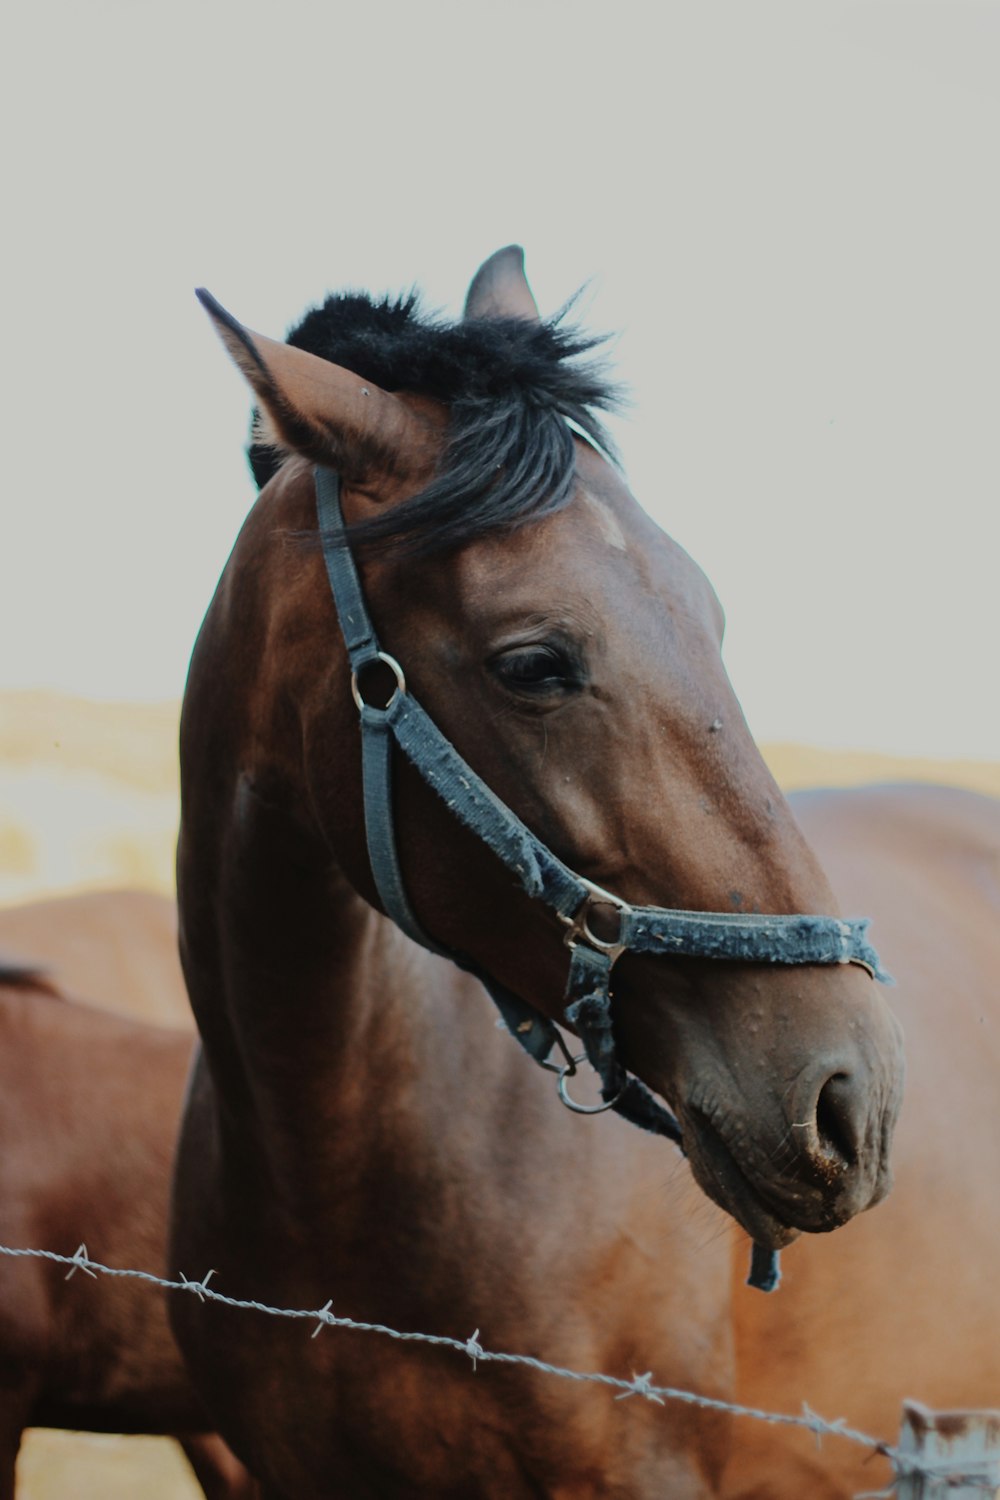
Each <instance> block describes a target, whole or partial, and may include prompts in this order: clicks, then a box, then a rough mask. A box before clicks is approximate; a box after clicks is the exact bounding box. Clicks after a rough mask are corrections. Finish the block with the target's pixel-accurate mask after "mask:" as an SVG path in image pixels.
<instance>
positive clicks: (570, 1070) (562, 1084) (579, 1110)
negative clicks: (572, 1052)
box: [559, 1052, 628, 1115]
mask: <svg viewBox="0 0 1000 1500" xmlns="http://www.w3.org/2000/svg"><path fill="white" fill-rule="evenodd" d="M586 1056H587V1054H586V1053H585V1052H581V1053H580V1056H579V1057H573V1058H571V1059H570V1061H569V1062H568V1063H566V1064H565V1065H564V1066H563V1067H561V1068H560V1069H559V1097H560V1099H561V1100H562V1102H563V1103H564V1104H565V1106H566V1108H567V1109H571V1110H572V1111H573V1113H574V1114H575V1115H603V1113H604V1111H605V1110H606V1109H613V1108H614V1106H615V1105H616V1104H617V1103H618V1101H619V1099H620V1098H621V1096H622V1094H624V1092H625V1090H626V1089H627V1088H628V1079H626V1080H625V1082H624V1083H623V1084H622V1086H621V1088H620V1089H619V1090H618V1092H617V1094H616V1095H615V1097H614V1098H613V1099H608V1100H607V1101H606V1103H604V1104H577V1102H576V1100H575V1099H572V1098H571V1097H570V1092H569V1089H568V1088H567V1087H566V1080H567V1078H573V1077H575V1075H576V1070H577V1067H578V1065H579V1064H580V1063H582V1062H584V1061H585V1059H586Z"/></svg>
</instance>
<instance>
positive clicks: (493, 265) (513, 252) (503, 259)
mask: <svg viewBox="0 0 1000 1500" xmlns="http://www.w3.org/2000/svg"><path fill="white" fill-rule="evenodd" d="M464 315H465V317H466V318H527V319H528V320H529V321H530V322H533V323H537V322H538V321H539V319H540V317H541V314H540V313H539V311H538V303H537V302H536V301H535V299H534V297H533V296H532V292H531V287H530V286H529V285H528V278H527V277H526V276H525V274H524V251H523V250H522V249H521V247H520V245H506V246H505V247H504V249H503V250H496V251H494V253H493V254H492V255H491V256H490V258H489V260H484V261H483V263H482V265H481V266H480V267H479V270H478V271H477V272H476V274H475V276H473V278H472V285H471V286H470V287H469V295H468V296H467V297H466V299H465V314H464Z"/></svg>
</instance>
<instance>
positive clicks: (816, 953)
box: [315, 467, 888, 1291]
mask: <svg viewBox="0 0 1000 1500" xmlns="http://www.w3.org/2000/svg"><path fill="white" fill-rule="evenodd" d="M315 477H316V498H317V511H318V516H319V529H320V537H321V540H322V544H323V556H324V559H325V561H326V568H327V574H328V577H329V580H330V588H331V590H332V593H333V600H334V604H335V606H336V610H337V616H338V619H339V621H340V626H341V629H342V631H343V634H344V641H345V644H346V646H347V655H348V659H349V662H350V666H351V674H352V676H351V690H352V693H353V695H354V701H355V703H356V704H357V706H358V711H359V714H360V720H361V758H362V780H363V793H364V811H365V833H366V838H367V843H368V857H369V861H370V864H371V871H372V876H373V879H374V881H375V887H376V889H377V891H378V895H379V900H380V901H381V902H382V905H383V907H384V908H385V911H386V913H387V914H388V916H389V917H391V918H392V920H393V921H394V922H395V923H396V925H397V926H398V927H400V928H401V929H402V930H403V931H404V932H405V933H406V934H407V935H408V936H409V937H411V938H413V940H414V941H415V942H417V943H420V944H422V946H423V947H425V948H428V949H430V951H431V952H432V953H439V954H441V955H443V956H444V957H446V958H449V959H451V960H452V962H453V963H456V964H458V965H459V967H460V968H462V969H466V970H468V971H469V972H470V973H472V974H475V975H476V976H477V978H478V979H480V981H481V982H482V983H483V985H484V986H485V987H486V989H487V991H488V992H489V994H490V996H491V997H492V999H493V1001H494V1003H495V1004H496V1006H497V1008H498V1010H499V1011H500V1015H501V1017H502V1019H503V1022H504V1024H505V1026H506V1028H507V1030H508V1031H509V1032H510V1033H511V1035H512V1036H513V1037H515V1039H516V1040H517V1041H518V1042H519V1043H520V1044H521V1046H522V1047H523V1048H524V1050H525V1051H526V1052H527V1053H528V1054H529V1055H530V1056H531V1057H533V1058H534V1059H535V1061H536V1062H537V1063H540V1064H541V1066H542V1067H543V1068H548V1069H549V1070H550V1071H551V1072H554V1073H556V1074H557V1075H558V1078H559V1084H558V1090H559V1097H560V1099H561V1100H562V1101H563V1103H564V1104H565V1105H567V1106H568V1108H570V1109H572V1110H575V1111H576V1112H577V1113H578V1114H600V1113H602V1112H603V1111H604V1110H606V1109H613V1110H614V1111H615V1112H616V1113H617V1114H620V1115H622V1116H623V1117H624V1118H625V1119H626V1120H630V1121H631V1122H632V1123H633V1124H635V1125H641V1126H642V1127H643V1129H645V1130H649V1131H652V1132H653V1133H654V1134H657V1135H664V1136H666V1137H667V1138H668V1139H670V1140H672V1141H676V1142H677V1144H678V1145H681V1144H682V1143H681V1128H680V1125H679V1124H678V1121H677V1119H676V1117H675V1116H674V1115H673V1114H672V1113H671V1112H670V1110H668V1109H666V1108H665V1107H664V1105H662V1104H661V1103H660V1102H659V1100H658V1099H656V1097H655V1096H654V1095H653V1094H652V1093H651V1092H650V1090H649V1089H648V1088H647V1087H646V1085H645V1084H644V1083H641V1082H640V1080H639V1079H638V1078H636V1077H634V1076H633V1075H632V1074H630V1073H628V1072H626V1070H625V1068H624V1067H623V1066H622V1063H621V1061H620V1060H619V1058H618V1056H617V1054H616V1052H615V1042H614V1032H613V1024H612V1017H611V970H612V967H613V966H614V964H615V962H616V960H617V959H618V958H619V957H620V956H621V955H622V954H623V953H659V954H662V955H666V956H670V957H678V956H680V957H686V958H712V959H726V960H730V961H735V962H739V963H772V964H848V963H853V964H859V965H861V967H862V968H864V969H867V970H868V972H869V973H870V974H871V975H872V977H873V978H875V979H880V980H883V981H884V980H887V979H888V975H886V974H885V973H884V972H883V971H882V968H881V966H880V964H879V959H878V954H877V953H876V952H875V950H874V948H872V947H871V945H870V944H869V943H868V942H867V941H866V939H865V931H866V929H867V927H868V922H867V920H866V919H852V920H850V921H840V920H839V919H838V918H836V917H818V916H770V915H745V914H743V913H740V912H698V911H678V910H671V909H668V908H665V907H660V906H630V905H629V903H628V902H627V901H623V900H622V899H621V898H620V897H619V896H615V895H612V894H611V892H609V891H605V890H602V889H601V887H600V886H597V885H594V884H593V882H592V881H589V880H585V879H584V878H583V876H581V875H577V874H576V873H575V872H574V871H572V870H570V869H569V867H568V866H567V865H565V864H563V862H562V860H560V859H559V858H558V857H557V856H556V855H555V854H553V853H552V851H551V850H550V849H549V848H547V847H546V845H545V844H543V843H542V841H541V840H540V839H539V838H536V836H535V835H534V834H533V833H532V832H531V830H530V829H529V828H527V827H526V826H525V824H524V823H522V822H521V820H520V818H518V817H517V815H516V814H515V813H513V812H512V811H511V810H510V808H509V807H507V805H506V804H505V803H504V802H501V800H500V798H499V797H497V796H496V794H495V793H494V792H492V791H491V790H490V788H489V787H488V786H487V785H486V783H485V782H484V781H483V780H482V779H481V778H480V777H479V776H478V775H477V774H476V772H475V771H473V769H472V768H471V766H469V765H468V764H467V763H466V761H464V760H463V759H462V757H461V756H460V755H459V753H458V751H457V750H456V749H455V747H454V746H453V745H452V743H451V741H450V740H448V739H446V738H445V736H444V735H443V734H442V733H441V731H440V730H439V729H438V728H437V726H436V725H435V724H434V722H433V721H432V720H431V719H430V718H429V717H428V716H427V714H426V713H425V712H424V710H423V709H422V708H421V706H420V704H419V703H418V702H417V701H416V699H415V698H414V697H413V696H412V694H411V693H409V692H408V691H407V687H406V680H405V677H404V675H403V669H402V668H401V666H400V665H399V663H398V662H397V661H396V660H395V659H394V658H393V657H391V656H389V655H388V654H387V653H386V652H384V651H382V649H381V648H380V646H379V642H378V637H377V635H376V633H375V627H374V625H373V624H372V621H371V617H370V615H369V613H368V609H367V606H366V604H365V599H364V594H363V592H362V589H361V582H360V579H359V577H358V571H357V568H356V566H355V562H354V558H353V555H352V553H351V547H350V542H349V540H348V536H347V528H346V526H345V524H344V517H343V512H342V510H341V506H340V478H339V476H338V475H337V474H336V473H334V472H333V470H331V469H326V468H322V467H317V469H316V471H315ZM376 663H381V664H382V666H383V667H384V668H385V669H387V670H388V671H389V672H391V673H392V675H393V677H394V679H395V685H394V687H393V690H392V693H391V695H390V697H389V699H388V702H386V703H385V704H384V705H383V706H381V707H378V706H375V705H373V704H370V703H368V702H367V701H366V700H365V697H364V692H363V683H362V678H363V675H364V673H365V669H366V668H369V667H372V666H374V665H375V664H376ZM393 742H395V743H396V744H397V745H398V746H399V748H400V749H401V750H402V751H403V753H404V755H405V756H406V757H407V759H408V760H409V761H410V762H411V764H412V765H413V766H414V767H415V768H416V770H417V771H419V773H420V775H421V776H422V777H423V779H424V780H425V781H426V782H427V784H428V786H430V787H432V788H433V789H434V791H435V792H437V794H438V795H439V796H440V797H441V798H442V800H443V801H444V803H445V805H446V806H447V807H448V808H449V810H450V811H451V812H452V813H453V814H454V816H455V817H456V818H457V819H458V820H459V822H460V823H462V824H464V826H465V827H466V828H468V829H469V830H470V831H471V832H472V833H474V834H476V835H477V836H478V837H479V838H480V839H482V841H483V842H484V843H485V844H486V845H487V846H488V847H489V848H490V849H491V850H492V851H493V853H494V854H495V855H496V856H497V857H498V858H499V859H500V860H502V862H503V863H504V864H505V865H506V867H507V869H508V870H510V872H511V873H512V874H513V875H514V877H515V878H516V880H517V882H518V884H519V885H520V886H521V889H522V890H523V891H525V892H526V893H527V895H529V896H532V897H534V898H536V899H538V900H540V901H542V902H544V903H545V905H546V906H548V907H549V908H550V910H551V911H552V912H554V914H555V915H556V916H557V917H558V918H559V920H560V921H561V922H562V923H563V924H564V926H565V928H566V932H565V935H564V941H565V943H566V946H567V948H568V950H569V954H570V959H569V973H568V976H567V980H566V991H565V996H564V999H565V1002H566V1003H565V1008H564V1012H563V1014H564V1017H565V1019H566V1021H567V1022H569V1024H570V1025H571V1026H572V1027H573V1028H574V1029H575V1030H576V1032H577V1033H578V1035H579V1037H580V1040H581V1042H582V1043H583V1047H584V1052H583V1054H581V1055H580V1056H579V1057H573V1056H572V1054H571V1053H570V1052H569V1051H568V1050H567V1048H566V1044H565V1042H564V1041H563V1038H562V1035H561V1033H560V1032H559V1030H558V1028H557V1027H556V1025H555V1023H554V1022H553V1021H551V1020H549V1018H548V1017H547V1016H544V1015H542V1014H541V1012H540V1011H538V1010H536V1009H535V1007H534V1006H533V1005H529V1004H528V1002H527V1001H525V1000H522V999H521V997H520V996H519V995H515V994H513V993H512V992H511V991H510V990H508V989H507V988H506V987H505V986H504V985H502V984H499V983H498V982H497V981H496V980H495V979H494V978H493V977H492V976H491V975H489V974H485V973H483V972H482V970H481V969H479V968H478V967H477V965H475V964H474V963H472V962H471V961H470V960H469V959H466V958H465V957H464V956H463V955H462V954H459V953H455V952H453V951H452V950H451V949H448V948H444V947H442V946H441V944H440V943H437V942H435V941H434V939H433V938H431V937H429V936H428V934H427V933H425V932H424V931H423V929H422V928H421V926H420V924H419V922H418V921H417V919H416V917H415V916H414V914H413V911H412V909H411V907H410V903H409V900H408V899H407V895H406V889H405V887H404V885H403V878H402V873H401V871H400V866H399V856H398V853H397V849H396V838H395V830H394V823H393V810H392V746H393ZM595 908H601V909H602V910H607V909H611V910H613V911H614V912H615V913H616V914H617V923H618V926H617V931H616V932H615V934H614V936H613V937H610V938H608V937H602V936H601V935H600V934H599V933H597V932H595V931H594V928H593V926H592V925H591V919H592V916H593V913H594V910H595ZM553 1048H555V1049H557V1051H558V1052H559V1053H560V1054H561V1056H562V1059H563V1061H562V1062H558V1063H556V1062H550V1061H549V1060H548V1058H549V1054H550V1053H551V1052H552V1050H553ZM584 1057H586V1058H587V1059H588V1060H589V1062H590V1063H591V1065H592V1066H593V1067H594V1069H595V1070H596V1072H597V1074H598V1075H599V1077H600V1081H601V1097H602V1099H603V1101H604V1102H603V1103H602V1104H599V1105H592V1106H588V1105H581V1104H578V1103H576V1102H575V1101H574V1100H573V1099H572V1098H571V1097H570V1095H569V1091H568V1080H569V1079H570V1078H571V1077H573V1075H574V1074H575V1073H576V1070H577V1067H578V1065H579V1063H581V1062H582V1061H583V1058H584ZM682 1149H683V1148H682ZM778 1276H779V1273H778V1261H777V1252H776V1251H770V1250H767V1249H765V1248H764V1247H762V1246H759V1245H755V1246H754V1253H753V1258H752V1261H751V1273H750V1285H752V1286H758V1287H760V1288H761V1289H762V1290H764V1291H771V1290H773V1288H774V1287H775V1286H777V1284H778Z"/></svg>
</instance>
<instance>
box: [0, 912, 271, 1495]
mask: <svg viewBox="0 0 1000 1500" xmlns="http://www.w3.org/2000/svg"><path fill="white" fill-rule="evenodd" d="M175 931H176V918H175V910H174V904H173V902H171V901H168V900H166V899H164V898H161V897H156V896H146V895H141V894H135V895H133V894H131V893H126V892H121V893H117V892H116V893H110V892H106V893H101V894H99V895H98V894H95V895H88V896H81V897H74V898H68V899H64V900H54V901H42V902H36V903H32V904H31V905H30V906H23V907H17V908H12V909H10V910H8V911H4V912H0V942H2V943H3V945H4V947H5V948H8V944H9V945H10V947H13V946H14V943H15V941H16V947H17V949H18V951H19V952H21V953H26V952H32V951H33V952H34V953H35V955H36V956H38V957H41V956H44V957H45V958H46V960H47V961H49V962H51V963H53V964H55V963H58V967H59V972H60V973H61V974H70V973H74V972H75V973H78V974H79V976H80V979H81V981H85V980H86V979H87V978H97V979H99V980H100V981H101V982H102V985H103V986H104V987H105V990H104V992H105V993H106V994H107V995H108V997H109V998H110V999H111V1000H112V1001H113V1002H114V1003H116V1005H117V1006H118V1008H119V1009H123V1008H127V1007H128V1005H129V1004H132V1005H135V1006H138V1007H139V1008H141V1009H150V1008H151V1009H154V1010H156V1011H159V1012H161V1013H162V1012H164V1011H165V1012H166V1013H167V1014H168V1015H170V1016H172V1017H173V1018H175V1019H180V1018H181V1017H182V1016H183V1015H184V1011H185V1010H186V1001H185V998H184V991H183V984H182V981H181V975H180V968H179V965H178V963H177V958H176V950H175ZM25 938H27V939H28V940H29V942H30V943H31V944H32V947H31V948H28V947H26V946H25V944H24V939H25ZM8 951H9V949H8ZM88 988H89V986H88ZM191 1048H192V1040H191V1031H190V1026H189V1025H188V1027H187V1028H186V1029H184V1030H173V1029H170V1030H168V1029H166V1028H164V1027H161V1026H151V1025H148V1024H144V1023H141V1022H137V1021H131V1020H127V1019H125V1018H123V1017H122V1016H119V1015H113V1014H111V1013H109V1012H107V1011H103V1010H98V1009H95V1008H94V1007H93V1006H90V1005H87V1004H84V1003H82V1002H80V1003H77V1002H71V1001H69V1000H67V999H66V998H65V997H64V995H63V994H62V993H61V991H60V990H58V989H57V988H56V987H55V986H54V985H53V984H52V983H51V982H49V981H48V980H47V979H45V978H43V977H42V975H41V974H40V973H37V972H32V971H31V970H30V969H29V968H28V967H26V966H24V965H15V964H8V963H3V964H0V1242H2V1243H3V1244H5V1245H13V1246H39V1247H41V1248H57V1249H59V1250H61V1251H63V1252H64V1253H72V1251H73V1250H75V1249H76V1246H77V1245H78V1244H80V1242H81V1241H83V1242H85V1243H86V1244H87V1246H88V1249H89V1250H90V1252H91V1254H94V1255H96V1256H98V1257H99V1258H101V1259H104V1260H106V1261H108V1262H109V1263H110V1264H112V1265H118V1266H125V1267H137V1268H139V1269H149V1270H153V1271H158V1272H159V1273H160V1274H161V1275H162V1274H163V1272H164V1268H165V1244H166V1219H167V1196H168V1189H169V1182H170V1169H171V1162H172V1158H173V1148H174V1139H175V1135H176V1126H177V1119H178V1116H179V1113H180V1103H181V1096H182V1093H183V1090H184V1084H185V1080H186V1077H187V1073H188V1069H189V1066H190V1061H191ZM85 1279H86V1278H84V1277H83V1276H82V1274H79V1273H77V1274H75V1275H74V1278H73V1279H72V1280H71V1281H69V1282H68V1283H67V1280H66V1272H65V1269H64V1268H63V1267H60V1266H55V1265H51V1264H48V1263H46V1262H44V1261H40V1260H9V1259H7V1258H2V1259H0V1500H11V1497H12V1496H13V1494H14V1467H15V1460H16V1457H17V1452H18V1447H19V1445H20V1441H21V1436H22V1433H23V1431H24V1429H25V1428H26V1427H59V1428H72V1429H75V1430H80V1429H85V1430H87V1431H92V1432H119V1433H137V1432H138V1433H154V1434H167V1435H171V1436H178V1437H180V1439H181V1442H182V1446H183V1448H184V1450H185V1452H186V1453H187V1456H188V1459H189V1460H190V1462H191V1465H192V1467H193V1468H194V1470H195V1473H196V1474H197V1476H198V1479H199V1481H200V1483H201V1486H202V1488H203V1490H204V1491H205V1494H206V1495H208V1496H210V1497H217V1500H241V1497H250V1496H252V1495H253V1494H254V1493H255V1490H254V1488H253V1487H252V1485H251V1484H250V1481H249V1480H248V1477H247V1475H246V1471H245V1470H244V1468H243V1465H242V1464H240V1463H239V1462H238V1460H237V1459H235V1458H234V1457H233V1455H232V1454H231V1453H230V1451H229V1450H228V1448H227V1447H226V1445H225V1444H224V1443H223V1442H222V1440H221V1439H220V1438H218V1437H217V1436H216V1435H215V1434H214V1433H212V1432H211V1431H210V1424H209V1421H208V1419H207V1417H206V1415H205V1411H204V1409H203V1407H202V1405H201V1403H200V1402H199V1401H198V1399H197V1398H196V1396H195V1394H194V1391H193V1390H192V1388H191V1384H190V1381H189V1380H188V1379H187V1376H186V1374H185V1371H184V1367H183V1364H182V1362H181V1359H180V1355H179V1352H178V1350H177V1346H176V1344H175V1343H174V1340H173V1338H172V1336H171V1333H170V1329H169V1326H168V1324H167V1314H166V1304H165V1300H164V1299H163V1298H162V1297H158V1296H157V1295H156V1294H155V1293H154V1294H151V1292H150V1289H149V1288H148V1287H147V1286H144V1285H142V1284H141V1283H138V1282H134V1281H119V1280H113V1281H106V1282H102V1283H100V1284H99V1285H95V1284H94V1283H92V1282H91V1283H89V1284H88V1287H87V1289H86V1290H83V1289H82V1288H81V1285H80V1282H81V1281H83V1280H85Z"/></svg>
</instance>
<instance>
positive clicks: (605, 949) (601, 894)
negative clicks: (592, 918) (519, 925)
mask: <svg viewBox="0 0 1000 1500" xmlns="http://www.w3.org/2000/svg"><path fill="white" fill-rule="evenodd" d="M578 878H579V880H580V884H581V885H583V886H585V887H586V890H587V894H586V895H585V896H584V898H583V900H582V902H581V903H580V905H579V906H578V907H577V909H576V911H575V912H574V913H573V915H572V916H571V917H567V916H563V915H562V913H557V915H558V916H559V920H560V921H561V922H562V923H563V925H564V926H565V927H566V931H565V932H564V933H563V942H564V943H565V944H566V946H567V948H573V947H575V945H576V944H577V943H579V942H581V941H582V942H584V943H586V944H587V946H588V947H589V948H593V949H595V950H596V952H598V953H603V954H605V955H606V956H607V959H608V962H609V963H611V964H613V963H615V961H616V960H617V959H619V958H620V957H621V955H622V954H623V953H624V952H625V950H626V947H627V945H626V944H625V943H623V942H622V941H621V937H622V932H623V929H624V925H625V918H626V917H627V916H630V915H631V912H632V908H631V906H630V905H629V904H628V902H627V901H623V900H622V898H621V897H620V896H614V895H612V893H611V892H610V891H606V890H605V889H604V887H603V886H600V885H595V884H594V882H593V881H592V880H587V879H585V878H584V876H582V875H581V876H579V877H578ZM594 906H609V907H611V909H612V910H613V911H616V912H617V913H618V936H617V938H614V939H611V940H609V939H608V938H602V937H599V936H598V934H597V933H596V932H594V931H593V930H592V928H591V926H590V923H589V922H588V920H587V918H588V916H589V914H590V909H591V907H594Z"/></svg>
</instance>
